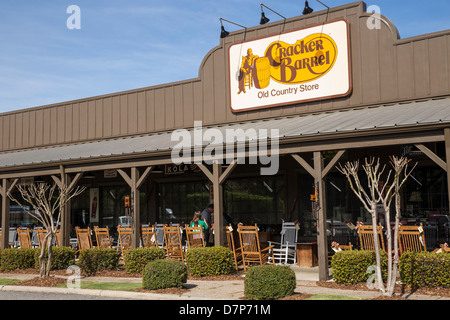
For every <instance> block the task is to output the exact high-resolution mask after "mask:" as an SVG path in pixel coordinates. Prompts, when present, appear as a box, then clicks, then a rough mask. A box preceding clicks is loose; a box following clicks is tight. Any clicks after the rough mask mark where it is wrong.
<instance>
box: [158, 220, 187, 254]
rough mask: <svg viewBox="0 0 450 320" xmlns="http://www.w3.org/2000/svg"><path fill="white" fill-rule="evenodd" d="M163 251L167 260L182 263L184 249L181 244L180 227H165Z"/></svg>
mask: <svg viewBox="0 0 450 320" xmlns="http://www.w3.org/2000/svg"><path fill="white" fill-rule="evenodd" d="M163 231H164V240H165V245H164V249H165V251H166V256H167V259H172V260H180V261H184V249H183V245H182V244H181V233H180V227H178V226H165V227H164V228H163Z"/></svg>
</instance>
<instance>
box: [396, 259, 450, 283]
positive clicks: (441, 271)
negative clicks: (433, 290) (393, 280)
mask: <svg viewBox="0 0 450 320" xmlns="http://www.w3.org/2000/svg"><path fill="white" fill-rule="evenodd" d="M399 269H400V270H399V271H400V278H401V280H402V282H403V283H404V284H407V285H410V286H411V287H413V288H418V287H443V288H448V287H450V276H449V274H450V254H448V253H433V252H409V251H407V252H404V253H403V254H402V255H401V256H400V262H399Z"/></svg>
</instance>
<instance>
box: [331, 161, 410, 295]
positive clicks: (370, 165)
mask: <svg viewBox="0 0 450 320" xmlns="http://www.w3.org/2000/svg"><path fill="white" fill-rule="evenodd" d="M409 162H410V160H408V159H407V158H404V157H400V158H397V157H395V156H392V157H391V160H390V164H391V166H392V170H390V171H389V172H388V174H387V176H386V177H383V173H384V170H385V167H386V166H383V167H382V168H380V159H378V160H377V161H376V163H375V159H373V158H371V159H370V160H367V159H366V160H365V164H364V166H363V169H364V172H365V173H366V176H367V180H368V191H366V190H365V189H364V187H363V186H362V185H361V182H360V180H359V177H358V170H359V161H355V162H347V163H346V164H345V165H344V166H342V165H341V164H339V167H338V170H339V171H340V172H341V173H342V174H344V175H345V176H346V177H347V180H348V181H349V184H350V188H351V189H352V191H353V192H354V193H355V195H356V196H357V197H358V198H359V200H360V201H361V202H362V203H363V205H364V207H365V208H366V210H367V211H368V212H369V213H370V214H371V216H372V227H373V238H374V246H375V256H376V262H377V284H378V286H379V289H380V291H381V292H382V293H383V294H385V295H389V296H392V294H393V292H394V286H395V281H396V277H397V270H398V262H399V258H398V227H399V224H400V218H401V212H400V189H401V187H402V186H403V184H404V183H405V182H406V180H407V179H408V177H409V176H410V175H411V172H412V171H413V170H414V168H415V166H414V167H413V168H412V169H411V170H410V171H408V163H409ZM416 165H417V164H416ZM392 171H394V175H393V177H392V181H391V173H392ZM393 199H395V211H396V215H395V226H394V239H393V241H392V230H391V220H390V208H391V203H392V200H393ZM378 203H381V204H382V205H383V209H384V212H385V217H386V221H385V222H386V229H387V230H386V239H387V252H388V275H387V284H386V288H387V290H385V287H384V284H383V280H382V276H381V257H380V246H379V243H378V235H377V232H376V225H377V216H376V207H377V204H378ZM392 244H394V249H393V250H392ZM392 251H394V260H392V254H391V253H392Z"/></svg>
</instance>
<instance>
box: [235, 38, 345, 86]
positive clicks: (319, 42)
mask: <svg viewBox="0 0 450 320" xmlns="http://www.w3.org/2000/svg"><path fill="white" fill-rule="evenodd" d="M337 54H338V52H337V46H336V43H335V42H334V41H333V39H332V38H331V37H329V36H328V35H326V34H323V33H315V34H312V35H309V36H307V37H306V38H304V39H301V40H298V41H297V42H296V43H294V44H289V43H286V42H283V41H275V42H272V43H271V44H270V45H269V46H268V47H267V49H266V51H265V53H264V56H263V57H259V56H257V55H254V54H253V52H252V49H248V50H247V55H246V56H243V57H242V64H241V67H240V72H239V92H238V94H240V93H241V92H244V93H246V91H245V88H246V87H248V88H249V89H250V88H251V87H253V86H254V87H255V88H257V89H264V88H266V87H267V86H268V85H269V84H270V80H271V79H273V80H274V81H276V82H278V83H281V84H286V85H292V84H300V83H306V82H310V81H313V80H316V79H318V78H320V77H322V76H324V75H325V74H326V73H328V72H329V71H330V70H331V69H332V68H333V66H334V63H335V62H336V58H337Z"/></svg>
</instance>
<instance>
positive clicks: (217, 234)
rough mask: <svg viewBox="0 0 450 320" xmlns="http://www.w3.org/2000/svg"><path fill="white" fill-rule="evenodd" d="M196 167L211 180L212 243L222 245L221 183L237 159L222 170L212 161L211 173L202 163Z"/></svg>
mask: <svg viewBox="0 0 450 320" xmlns="http://www.w3.org/2000/svg"><path fill="white" fill-rule="evenodd" d="M197 165H198V167H199V168H200V169H201V170H202V171H203V173H204V174H205V175H206V176H207V177H208V179H209V180H210V181H211V182H212V184H213V188H214V200H213V202H214V245H215V246H223V245H224V243H225V232H224V229H223V227H224V225H223V187H222V185H223V183H224V182H225V180H226V178H227V177H228V176H229V175H230V173H231V172H232V171H233V169H234V168H235V166H236V165H237V160H233V162H232V163H231V164H230V165H229V166H228V168H227V169H226V170H225V171H224V172H222V165H221V164H218V163H217V162H214V163H213V166H212V169H213V171H212V173H211V171H209V169H208V168H207V167H206V166H205V165H204V164H201V163H199V164H197Z"/></svg>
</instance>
